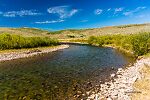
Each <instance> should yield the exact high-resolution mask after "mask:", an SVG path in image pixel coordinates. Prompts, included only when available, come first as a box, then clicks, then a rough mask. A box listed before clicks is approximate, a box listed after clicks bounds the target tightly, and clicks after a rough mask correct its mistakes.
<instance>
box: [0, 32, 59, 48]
mask: <svg viewBox="0 0 150 100" xmlns="http://www.w3.org/2000/svg"><path fill="white" fill-rule="evenodd" d="M52 45H58V41H57V40H54V39H50V38H48V37H22V36H19V35H11V34H0V49H21V48H33V47H41V46H52Z"/></svg>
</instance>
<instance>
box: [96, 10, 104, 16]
mask: <svg viewBox="0 0 150 100" xmlns="http://www.w3.org/2000/svg"><path fill="white" fill-rule="evenodd" d="M102 12H103V10H102V9H96V10H95V11H94V13H95V15H100V14H102Z"/></svg>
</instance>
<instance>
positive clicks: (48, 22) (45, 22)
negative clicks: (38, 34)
mask: <svg viewBox="0 0 150 100" xmlns="http://www.w3.org/2000/svg"><path fill="white" fill-rule="evenodd" d="M64 21H65V20H62V19H59V20H51V21H42V22H35V23H36V24H52V23H60V22H64Z"/></svg>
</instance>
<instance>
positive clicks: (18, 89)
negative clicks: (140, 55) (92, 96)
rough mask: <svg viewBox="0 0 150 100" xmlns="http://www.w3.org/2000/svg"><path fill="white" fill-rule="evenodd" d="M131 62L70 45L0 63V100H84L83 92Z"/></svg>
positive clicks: (106, 51)
mask: <svg viewBox="0 0 150 100" xmlns="http://www.w3.org/2000/svg"><path fill="white" fill-rule="evenodd" d="M132 61H133V59H132V58H130V57H127V56H126V55H123V54H122V53H120V52H118V51H117V50H115V49H112V48H98V47H94V46H81V45H76V46H75V45H71V46H70V48H68V49H64V50H59V51H57V52H53V53H48V54H43V55H39V56H34V57H31V58H23V59H18V60H13V61H6V62H1V63H0V100H4V99H8V100H16V99H21V100H22V99H23V100H28V99H35V100H43V99H44V100H55V99H57V100H63V99H66V100H68V99H75V98H85V99H86V94H85V93H86V91H87V90H90V89H93V88H95V87H96V86H98V85H99V84H100V83H101V82H104V81H107V80H108V79H109V78H108V77H109V75H110V73H113V72H115V71H116V69H117V68H119V67H123V66H125V65H128V64H129V63H131V62H132ZM112 68H113V69H112Z"/></svg>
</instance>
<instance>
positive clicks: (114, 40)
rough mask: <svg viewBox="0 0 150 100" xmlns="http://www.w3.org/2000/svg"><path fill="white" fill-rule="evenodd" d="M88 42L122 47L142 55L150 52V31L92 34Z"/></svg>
mask: <svg viewBox="0 0 150 100" xmlns="http://www.w3.org/2000/svg"><path fill="white" fill-rule="evenodd" d="M88 43H89V44H91V45H98V46H105V45H111V46H115V47H120V48H122V49H124V50H126V51H130V52H133V53H134V54H135V55H137V56H142V55H145V54H147V53H149V52H150V33H147V32H142V33H138V34H118V35H103V36H91V37H89V39H88Z"/></svg>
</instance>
